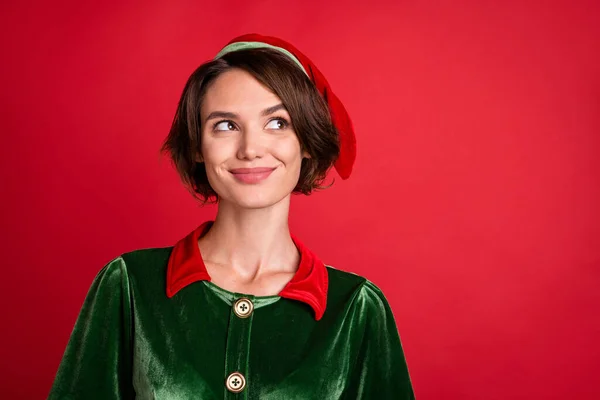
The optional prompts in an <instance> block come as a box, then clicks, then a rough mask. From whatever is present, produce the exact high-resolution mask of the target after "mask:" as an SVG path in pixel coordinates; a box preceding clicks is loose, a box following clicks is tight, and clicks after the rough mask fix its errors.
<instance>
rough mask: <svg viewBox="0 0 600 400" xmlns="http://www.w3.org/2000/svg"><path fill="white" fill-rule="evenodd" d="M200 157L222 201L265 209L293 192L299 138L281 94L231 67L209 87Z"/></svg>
mask: <svg viewBox="0 0 600 400" xmlns="http://www.w3.org/2000/svg"><path fill="white" fill-rule="evenodd" d="M200 116H201V118H202V123H201V126H202V146H201V149H200V151H201V154H200V155H199V158H198V161H203V162H204V164H205V166H206V175H207V177H208V181H209V183H210V185H211V187H212V188H213V189H214V191H215V192H217V194H218V195H219V200H220V201H228V202H231V203H234V204H236V205H238V206H240V207H243V208H264V207H268V206H271V205H273V204H276V203H278V202H280V201H281V200H283V199H285V198H287V197H288V196H290V194H291V192H292V191H293V190H294V188H295V187H296V184H297V183H298V179H299V177H300V166H301V163H302V158H303V157H307V156H308V155H307V154H306V153H303V152H302V151H301V149H300V142H299V141H298V137H297V136H296V133H295V132H294V129H293V127H292V122H291V119H290V116H289V114H288V112H287V111H286V110H285V108H284V107H283V104H282V102H281V99H280V98H279V97H277V96H276V95H275V94H274V93H272V92H271V91H269V90H268V89H267V88H266V87H264V86H263V85H262V84H261V83H259V82H258V81H257V80H256V79H255V78H254V77H253V76H252V75H250V74H249V73H247V72H246V71H243V70H240V69H232V70H230V71H227V72H225V73H223V74H221V75H220V76H219V77H217V78H216V79H215V80H214V81H213V82H212V83H211V85H210V87H209V88H208V90H207V92H206V94H205V96H204V100H203V103H202V108H201V110H200Z"/></svg>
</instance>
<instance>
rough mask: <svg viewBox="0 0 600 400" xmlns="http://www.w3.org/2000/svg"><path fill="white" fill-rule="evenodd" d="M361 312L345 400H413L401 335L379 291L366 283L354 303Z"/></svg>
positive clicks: (368, 282) (370, 283) (388, 306)
mask: <svg viewBox="0 0 600 400" xmlns="http://www.w3.org/2000/svg"><path fill="white" fill-rule="evenodd" d="M355 301H356V302H357V303H356V306H357V307H359V308H360V315H361V319H362V321H361V322H362V323H361V324H359V326H361V329H362V330H363V334H362V341H361V344H360V347H359V351H358V356H357V359H356V362H355V365H354V369H353V373H352V378H351V380H350V386H349V390H348V392H347V394H348V395H347V396H346V397H345V398H347V399H394V400H405V399H406V400H408V399H414V398H415V395H414V392H413V388H412V384H411V380H410V375H409V372H408V367H407V364H406V359H405V356H404V351H403V349H402V344H401V342H400V335H399V333H398V329H397V327H396V322H395V319H394V315H393V314H392V310H391V308H390V305H389V304H388V301H387V299H386V298H385V296H384V295H383V293H382V292H381V290H380V289H379V288H378V287H377V286H375V284H373V283H372V282H370V281H368V280H367V281H365V283H364V284H363V286H362V288H361V291H360V293H359V294H358V296H357V298H356V299H355Z"/></svg>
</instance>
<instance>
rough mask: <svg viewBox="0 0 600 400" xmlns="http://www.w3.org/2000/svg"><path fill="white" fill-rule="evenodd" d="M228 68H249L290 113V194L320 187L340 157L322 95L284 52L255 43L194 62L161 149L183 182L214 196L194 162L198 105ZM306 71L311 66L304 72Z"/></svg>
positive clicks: (200, 195) (205, 196)
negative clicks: (294, 142) (296, 166)
mask: <svg viewBox="0 0 600 400" xmlns="http://www.w3.org/2000/svg"><path fill="white" fill-rule="evenodd" d="M233 68H239V69H242V70H244V71H246V72H248V73H250V74H251V75H252V76H253V77H254V78H256V79H257V80H258V81H259V82H260V83H261V84H263V85H264V86H266V87H267V88H268V89H269V90H271V91H272V92H273V93H275V94H276V95H277V96H278V97H279V98H280V99H281V101H282V103H283V105H284V106H285V108H286V109H287V111H288V113H289V114H290V118H291V120H292V126H293V127H294V130H295V132H296V135H297V136H298V140H299V142H300V146H301V149H302V151H306V152H307V153H308V154H309V155H310V157H311V158H303V159H302V166H301V169H300V178H299V180H298V184H297V185H296V187H295V188H294V190H293V193H303V194H310V193H311V192H312V191H313V190H315V189H323V188H325V186H322V183H323V181H324V179H325V177H326V176H327V171H328V170H329V168H330V167H331V166H332V165H333V164H334V163H335V161H336V160H337V158H338V156H339V152H340V144H339V135H338V132H337V129H336V128H335V126H334V124H333V122H332V121H331V115H330V114H329V109H328V106H327V103H326V101H325V99H324V98H323V97H322V96H321V94H320V93H319V92H318V91H317V88H316V87H315V85H314V84H313V83H312V82H311V81H310V79H309V78H308V76H307V75H306V74H305V73H304V72H303V71H302V70H301V69H300V67H299V66H298V65H296V64H295V63H294V61H292V60H291V59H290V58H289V57H288V56H286V55H284V54H282V53H280V52H279V51H277V50H273V49H267V48H259V49H247V50H239V51H235V52H231V53H227V54H225V55H224V56H222V57H221V58H219V59H216V60H212V61H208V62H206V63H204V64H202V65H201V66H200V67H198V68H197V69H196V70H195V71H194V72H193V73H192V75H191V76H190V77H189V79H188V81H187V83H186V85H185V88H184V89H183V93H182V95H181V98H180V99H179V104H178V106H177V111H176V113H175V118H174V119H173V124H172V125H171V130H170V132H169V135H168V136H167V138H166V139H165V141H164V143H163V145H162V148H161V152H163V153H167V154H168V155H170V157H171V160H172V161H173V164H174V166H175V168H176V169H177V172H178V173H179V176H180V177H181V179H182V181H183V183H184V184H185V185H186V187H187V188H188V189H189V190H190V192H191V193H192V194H193V195H194V196H195V197H196V198H198V199H199V200H201V201H202V202H203V203H207V202H210V200H211V198H214V201H216V200H217V199H218V196H217V193H216V192H215V191H214V190H213V188H212V187H211V186H210V184H209V182H208V178H207V176H206V169H205V166H204V163H198V162H196V154H197V152H199V151H200V148H201V147H200V145H201V137H202V135H201V132H202V127H201V118H200V108H201V106H202V100H203V99H204V96H205V94H206V91H207V89H208V88H209V86H210V83H211V82H213V81H214V80H215V79H216V78H217V77H218V76H219V75H221V74H222V73H224V72H226V71H229V70H231V69H233ZM307 72H308V73H310V71H307Z"/></svg>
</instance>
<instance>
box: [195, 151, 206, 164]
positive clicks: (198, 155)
mask: <svg viewBox="0 0 600 400" xmlns="http://www.w3.org/2000/svg"><path fill="white" fill-rule="evenodd" d="M196 162H198V163H201V162H204V159H203V158H202V154H200V153H196Z"/></svg>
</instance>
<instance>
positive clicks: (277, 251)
mask: <svg viewBox="0 0 600 400" xmlns="http://www.w3.org/2000/svg"><path fill="white" fill-rule="evenodd" d="M289 205H290V201H289V197H288V198H287V199H284V200H282V201H280V202H279V203H277V204H275V205H273V206H271V207H268V208H261V209H240V208H238V207H235V205H233V204H231V203H227V202H224V201H222V202H220V203H219V209H218V211H217V216H216V218H215V222H214V224H213V225H212V227H211V228H210V230H209V231H208V232H207V233H206V235H204V236H203V237H201V238H200V239H199V240H198V244H199V246H200V252H201V254H202V257H203V259H204V261H205V263H206V264H207V267H208V266H209V265H210V266H211V267H212V268H224V269H226V270H227V271H228V272H231V273H232V274H234V275H235V276H238V277H240V278H241V279H243V280H247V281H248V282H251V281H253V280H255V279H260V278H261V277H262V276H268V275H271V274H277V273H282V272H287V273H289V272H294V271H295V270H296V269H297V267H298V263H299V261H300V255H299V252H298V249H297V248H296V246H295V245H294V242H293V241H292V238H291V236H290V231H289V225H288V215H289ZM209 273H210V271H209Z"/></svg>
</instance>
